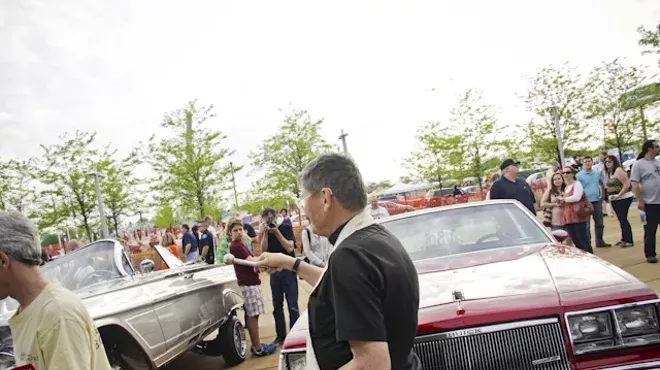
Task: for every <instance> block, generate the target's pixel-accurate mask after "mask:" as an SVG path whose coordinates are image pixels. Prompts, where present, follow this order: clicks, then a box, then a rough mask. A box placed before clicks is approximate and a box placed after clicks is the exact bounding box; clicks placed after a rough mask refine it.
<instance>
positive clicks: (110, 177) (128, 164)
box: [99, 150, 140, 235]
mask: <svg viewBox="0 0 660 370" xmlns="http://www.w3.org/2000/svg"><path fill="white" fill-rule="evenodd" d="M139 163H140V161H139V153H138V151H137V150H134V151H132V152H131V153H130V154H129V155H128V156H127V157H126V158H123V159H122V160H116V159H115V158H112V157H109V158H104V159H103V161H102V162H101V164H100V166H99V167H100V168H99V172H100V173H101V174H102V175H103V178H102V179H101V185H100V186H101V194H102V197H103V205H104V206H105V208H106V210H107V214H108V216H109V221H110V224H111V226H112V229H114V230H115V235H119V225H120V219H121V217H123V216H128V215H129V212H130V211H132V210H133V208H134V207H135V203H136V202H137V197H136V195H137V194H136V193H135V190H136V189H135V187H136V186H137V185H138V184H139V183H140V181H139V180H138V179H137V178H136V177H134V176H133V173H134V170H135V166H137V165H138V164H139Z"/></svg>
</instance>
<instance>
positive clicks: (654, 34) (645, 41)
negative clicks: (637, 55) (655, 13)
mask: <svg viewBox="0 0 660 370" xmlns="http://www.w3.org/2000/svg"><path fill="white" fill-rule="evenodd" d="M637 32H638V33H639V36H640V38H639V46H642V47H643V48H644V50H643V51H642V54H660V22H659V23H658V24H657V25H656V29H650V30H647V29H646V28H645V27H644V26H640V27H639V28H638V29H637ZM658 65H660V60H658Z"/></svg>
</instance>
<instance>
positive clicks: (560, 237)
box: [552, 230, 568, 243]
mask: <svg viewBox="0 0 660 370" xmlns="http://www.w3.org/2000/svg"><path fill="white" fill-rule="evenodd" d="M552 236H554V237H555V239H557V241H558V242H560V243H561V242H563V241H564V240H566V239H568V233H567V232H566V231H564V230H554V231H553V232H552Z"/></svg>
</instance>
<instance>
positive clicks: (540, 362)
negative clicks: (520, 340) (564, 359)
mask: <svg viewBox="0 0 660 370" xmlns="http://www.w3.org/2000/svg"><path fill="white" fill-rule="evenodd" d="M560 360H561V357H560V356H552V357H546V358H540V359H538V360H534V361H532V365H534V366H538V365H544V364H549V363H551V362H557V361H560Z"/></svg>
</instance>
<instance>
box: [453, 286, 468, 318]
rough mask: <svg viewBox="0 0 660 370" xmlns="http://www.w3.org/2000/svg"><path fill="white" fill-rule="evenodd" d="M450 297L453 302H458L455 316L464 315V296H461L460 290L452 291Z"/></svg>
mask: <svg viewBox="0 0 660 370" xmlns="http://www.w3.org/2000/svg"><path fill="white" fill-rule="evenodd" d="M452 296H453V297H454V302H458V308H457V309H456V314H457V315H462V314H464V313H465V307H463V300H465V296H464V295H463V292H462V291H460V290H454V291H453V292H452Z"/></svg>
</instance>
